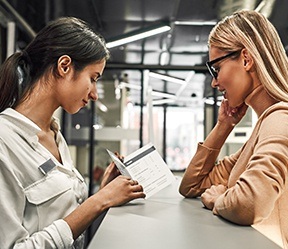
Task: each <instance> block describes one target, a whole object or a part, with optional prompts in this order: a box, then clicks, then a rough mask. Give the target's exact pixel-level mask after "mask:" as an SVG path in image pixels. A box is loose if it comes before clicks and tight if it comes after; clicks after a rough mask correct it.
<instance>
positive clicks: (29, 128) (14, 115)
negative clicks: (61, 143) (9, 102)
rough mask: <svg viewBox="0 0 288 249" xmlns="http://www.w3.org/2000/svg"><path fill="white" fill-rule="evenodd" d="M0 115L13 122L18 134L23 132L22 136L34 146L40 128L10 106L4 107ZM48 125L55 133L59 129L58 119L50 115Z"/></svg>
mask: <svg viewBox="0 0 288 249" xmlns="http://www.w3.org/2000/svg"><path fill="white" fill-rule="evenodd" d="M0 115H3V116H5V117H6V118H7V119H9V121H10V122H11V123H13V124H15V126H17V127H18V129H17V132H18V133H19V134H23V133H25V135H24V136H23V137H25V138H26V139H27V142H29V143H30V144H31V146H33V147H34V146H35V145H36V144H37V143H38V136H37V134H38V132H39V131H41V129H40V127H39V126H37V125H36V124H35V123H34V122H33V121H31V120H30V119H29V118H27V117H25V116H24V115H22V114H21V113H19V112H17V111H16V110H14V109H12V108H7V109H5V110H4V111H3V112H1V113H0ZM50 126H51V128H52V129H53V131H54V132H55V133H57V132H58V131H59V130H60V125H59V120H58V119H57V118H55V117H52V120H51V125H50Z"/></svg>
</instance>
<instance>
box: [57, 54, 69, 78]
mask: <svg viewBox="0 0 288 249" xmlns="http://www.w3.org/2000/svg"><path fill="white" fill-rule="evenodd" d="M71 67H72V59H71V57H70V56H69V55H62V56H61V57H59V59H58V62H57V69H58V73H59V75H60V76H61V77H64V76H65V75H67V73H69V72H70V71H71Z"/></svg>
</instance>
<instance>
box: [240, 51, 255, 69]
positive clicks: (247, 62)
mask: <svg viewBox="0 0 288 249" xmlns="http://www.w3.org/2000/svg"><path fill="white" fill-rule="evenodd" d="M241 58H242V61H243V66H244V68H245V70H246V71H249V70H251V68H252V67H253V65H254V60H253V58H252V56H251V54H250V53H249V51H248V50H247V49H246V48H244V49H242V51H241Z"/></svg>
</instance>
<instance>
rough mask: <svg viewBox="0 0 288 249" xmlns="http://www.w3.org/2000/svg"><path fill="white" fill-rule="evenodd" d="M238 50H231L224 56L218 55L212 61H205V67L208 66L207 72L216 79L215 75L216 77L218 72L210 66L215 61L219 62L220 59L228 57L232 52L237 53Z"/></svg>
mask: <svg viewBox="0 0 288 249" xmlns="http://www.w3.org/2000/svg"><path fill="white" fill-rule="evenodd" d="M238 52H239V51H233V52H231V53H229V54H226V55H224V56H221V57H219V58H216V59H215V60H213V61H207V62H206V66H207V68H208V70H209V73H210V74H211V75H212V77H213V78H214V79H217V77H218V72H217V70H216V69H215V68H214V67H213V66H212V65H213V64H215V63H217V62H219V61H222V60H224V59H226V58H228V57H230V56H232V55H234V54H236V53H238Z"/></svg>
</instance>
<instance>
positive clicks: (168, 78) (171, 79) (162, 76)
mask: <svg viewBox="0 0 288 249" xmlns="http://www.w3.org/2000/svg"><path fill="white" fill-rule="evenodd" d="M149 76H150V77H152V78H156V79H160V80H165V81H169V82H173V83H177V84H181V85H182V84H185V83H186V81H185V80H182V79H178V78H175V77H172V76H169V75H165V74H159V73H154V72H149Z"/></svg>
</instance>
